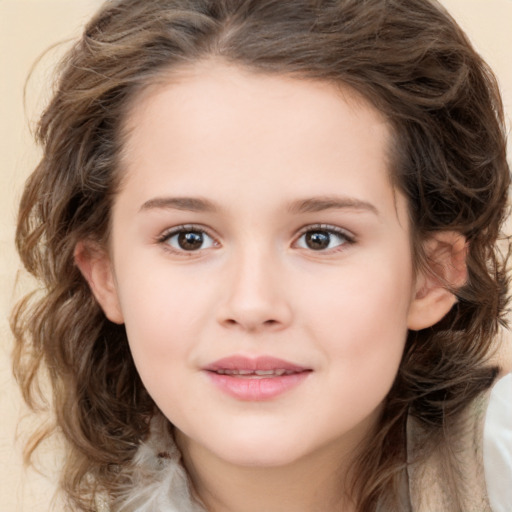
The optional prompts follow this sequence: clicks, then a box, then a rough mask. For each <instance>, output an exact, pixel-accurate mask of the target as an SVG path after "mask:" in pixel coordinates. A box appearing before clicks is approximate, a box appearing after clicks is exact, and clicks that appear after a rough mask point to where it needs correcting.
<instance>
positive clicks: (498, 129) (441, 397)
mask: <svg viewBox="0 0 512 512" xmlns="http://www.w3.org/2000/svg"><path fill="white" fill-rule="evenodd" d="M210 57H216V58H221V59H224V60H225V61H228V62H230V63H234V64H236V65H238V66H243V67H246V68H248V69H251V70H254V71H258V72H262V73H270V74H272V73H274V74H288V75H292V76H296V77H298V78H301V77H304V78H310V79H316V80H320V81H328V82H331V83H336V84H343V85H344V86H348V87H350V88H352V89H353V90H355V91H357V93H358V94H360V95H361V96H362V97H364V98H365V99H366V100H367V101H368V102H369V103H370V104H372V105H373V106H374V107H376V108H377V109H378V110H379V111H380V112H381V113H382V114H383V115H384V116H385V117H386V118H387V120H388V121H389V122H390V125H391V126H392V131H393V135H394V136H393V142H392V145H393V148H392V154H393V159H392V160H393V161H392V163H391V174H392V179H393V183H394V184H395V186H396V187H397V188H398V189H399V190H400V191H401V192H403V193H404V194H405V196H406V197H407V199H408V203H409V211H410V217H411V224H412V226H413V237H414V240H413V245H414V249H415V257H416V261H417V263H418V264H419V265H427V266H428V261H426V258H425V257H424V255H423V253H422V250H421V247H422V241H423V240H425V238H426V237H428V235H429V234H432V233H433V232H436V231H440V230H455V231H457V232H459V233H461V234H462V235H464V236H465V237H466V238H467V240H468V242H469V249H468V256H467V267H468V274H469V278H468V281H467V284H466V285H464V287H462V288H461V289H458V290H455V291H454V292H455V293H456V295H457V297H458V302H457V304H456V305H455V306H454V307H453V309H452V310H451V311H450V313H449V314H448V315H447V316H446V317H445V318H444V319H443V320H442V322H440V323H439V324H437V325H435V326H434V327H432V328H430V329H425V330H423V331H419V332H410V333H409V334H408V338H407V342H406V348H405V352H404V355H403V360H402V363H401V366H400V370H399V373H398V375H397V378H396V381H395V383H394V386H393V388H392V389H391V391H390V393H389V395H388V397H387V399H386V403H385V407H384V412H383V415H382V417H381V419H380V423H379V425H378V426H377V429H376V433H375V435H374V436H373V437H372V439H371V440H370V441H369V442H368V446H367V447H366V449H365V452H364V453H363V454H362V455H361V457H360V458H359V460H358V464H357V466H356V469H355V471H354V479H353V487H354V492H355V496H356V498H357V503H358V507H359V509H360V510H364V511H365V512H371V511H376V510H377V509H378V510H386V511H388V510H389V511H391V510H398V509H400V505H397V504H398V503H400V499H399V496H398V492H397V488H398V487H399V482H400V479H401V478H402V476H403V472H404V468H405V467H406V464H407V461H406V449H405V425H406V420H407V418H408V417H413V418H415V419H416V420H417V421H418V422H419V423H420V424H421V425H422V426H423V428H424V431H425V446H426V447H427V448H428V447H432V446H434V445H436V446H437V445H440V444H441V445H442V443H448V442H449V439H450V431H451V430H450V426H451V425H455V424H456V423H457V421H458V418H460V416H461V414H462V412H463V411H464V410H465V409H466V408H467V406H468V405H469V404H470V403H471V402H472V401H473V400H474V399H475V398H476V397H477V396H478V395H479V394H481V393H482V392H483V391H484V390H486V389H488V388H489V386H490V385H491V384H492V382H493V380H494V379H495V377H496V373H497V371H498V369H497V368H495V367H493V366H492V365H491V364H490V363H489V357H490V354H491V353H492V349H493V347H494V340H495V338H496V335H497V333H498V329H499V326H500V323H503V312H504V307H505V305H506V298H507V279H506V274H505V263H506V258H505V257H504V256H503V255H501V253H500V251H499V250H498V247H497V240H498V239H499V237H500V233H501V227H502V223H503V220H504V216H505V214H506V207H507V190H508V186H509V182H510V175H509V168H508V165H507V162H506V143H505V130H504V122H503V111H502V105H501V100H500V95H499V91H498V87H497V84H496V80H495V78H494V76H493V74H492V72H491V71H490V70H489V68H488V67H487V65H486V64H485V63H484V61H483V60H482V59H481V57H480V56H479V55H478V54H477V53H476V52H475V50H474V49H473V48H472V46H471V44H470V42H469V41H468V39H467V37H466V36H465V34H464V33H463V32H462V30H461V29H460V28H459V27H458V26H457V24H456V23H455V21H454V20H453V19H452V18H451V17H450V16H449V14H448V13H447V12H446V11H445V10H444V9H443V8H442V7H441V6H440V5H439V4H437V3H436V2H435V1H429V0H364V1H361V0H294V1H293V2H282V1H280V0H110V1H108V2H106V3H105V4H104V6H103V7H102V8H101V9H100V10H99V12H98V13H97V14H96V15H95V16H94V18H93V19H92V20H91V21H90V22H89V23H88V24H87V26H86V27H85V31H84V33H83V35H82V37H81V38H80V40H79V41H78V42H77V43H76V44H75V45H74V47H73V48H72V49H71V50H70V51H69V52H68V54H67V55H66V56H65V58H64V59H63V61H62V63H61V65H60V68H59V73H58V80H57V82H56V88H55V93H54V95H53V98H52V99H51V101H50V103H49V105H48V106H47V108H46V110H45V111H44V113H43V114H42V116H41V119H40V123H39V126H38V130H37V140H38V142H39V143H40V144H41V146H42V148H43V156H42V159H41V161H40V163H39V164H38V166H37V167H36V169H35V170H34V172H33V174H32V175H31V176H30V178H29V180H28V181H27V183H26V186H25V189H24V193H23V197H22V200H21V204H20V210H19V220H18V226H17V233H16V244H17V249H18V251H19V254H20V255H21V258H22V261H23V264H24V266H25V267H26V269H27V270H28V271H29V272H30V273H31V274H33V275H34V276H35V277H36V278H37V279H38V280H39V281H40V282H41V283H42V289H43V291H42V292H38V293H33V294H30V295H28V296H26V297H25V298H24V299H22V300H21V302H20V303H19V304H18V305H17V307H16V309H15V310H14V312H13V316H12V322H11V323H12V329H13V332H14V336H15V340H16V345H15V350H14V371H15V376H16V378H17V380H18V382H19V384H20V386H21V389H22V391H23V393H24V397H25V399H26V401H27V402H28V403H29V404H30V405H32V406H33V407H35V406H36V405H37V403H38V401H39V399H40V398H41V397H40V396H39V395H38V393H37V389H38V382H39V380H40V378H41V376H43V375H48V376H49V380H50V383H51V387H52V391H53V403H52V409H53V411H54V414H55V429H56V430H58V431H60V432H61V433H62V434H63V436H64V438H65V439H66V441H67V447H68V451H67V459H66V461H67V464H66V467H65V468H64V469H63V472H62V478H61V487H62V489H63V490H64V491H65V493H66V495H67V497H68V500H69V503H70V504H71V506H72V507H73V508H74V509H76V510H81V511H89V510H93V507H94V505H93V502H94V498H95V496H96V495H97V494H99V493H105V494H106V495H107V496H111V497H115V496H116V494H117V493H118V491H119V489H120V488H121V487H122V486H123V485H125V484H126V482H129V481H130V478H131V472H132V471H133V467H132V466H131V465H130V462H131V461H132V459H133V457H134V454H135V451H136V450H137V447H138V446H139V445H140V443H141V442H142V441H143V440H144V439H145V438H146V436H147V435H148V424H149V420H150V418H151V417H152V416H153V415H154V414H158V413H157V412H155V405H154V403H153V401H152V400H151V398H150V397H149V395H148V393H147V392H146V390H145V389H144V387H143V385H142V383H141V381H140V379H139V377H138V375H137V372H136V370H135V367H134V364H133V361H132V358H131V355H130V351H129V348H128V344H127V339H126V334H125V330H124V327H123V326H119V325H115V324H113V323H111V322H109V321H108V320H107V319H106V318H105V316H104V314H103V313H102V311H101V309H100V307H99V306H98V304H97V303H96V302H95V300H94V298H93V296H92V294H91V292H90V290H89V288H88V285H87V283H86V281H85V280H84V278H83V277H82V275H81V274H80V272H79V270H78V268H77V267H76V265H75V263H74V257H73V254H74V249H75V246H76V244H77V242H79V241H81V240H85V239H89V240H95V241H98V242H99V243H106V241H107V240H108V235H109V218H110V210H111V205H112V200H113V197H114V196H115V194H116V190H117V189H118V187H119V183H120V176H119V173H118V162H119V158H120V153H121V151H122V148H123V137H122V123H123V120H124V119H125V117H126V114H127V112H128V110H129V108H130V105H131V104H133V102H135V101H137V95H138V94H139V93H140V91H142V90H143V89H144V88H145V87H147V86H148V85H150V84H152V83H154V82H156V81H158V80H161V79H162V78H165V76H166V74H168V73H169V72H171V73H172V70H173V69H177V68H178V67H180V66H185V65H189V64H193V63H194V62H197V61H199V60H202V59H207V58H210ZM47 434H48V433H45V434H41V435H40V437H39V438H36V439H34V440H33V442H32V444H31V445H30V447H29V450H28V451H29V452H30V451H31V450H33V449H34V447H35V446H37V444H38V442H39V441H41V439H42V438H43V437H44V436H45V435H47Z"/></svg>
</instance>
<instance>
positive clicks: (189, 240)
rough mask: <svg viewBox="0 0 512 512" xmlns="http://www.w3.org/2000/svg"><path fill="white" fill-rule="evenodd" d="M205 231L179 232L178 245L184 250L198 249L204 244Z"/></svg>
mask: <svg viewBox="0 0 512 512" xmlns="http://www.w3.org/2000/svg"><path fill="white" fill-rule="evenodd" d="M203 239H204V237H203V233H200V232H199V231H188V232H182V233H179V234H178V245H179V246H180V249H183V250H184V251H197V249H201V247H202V245H203Z"/></svg>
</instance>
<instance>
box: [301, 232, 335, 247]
mask: <svg viewBox="0 0 512 512" xmlns="http://www.w3.org/2000/svg"><path fill="white" fill-rule="evenodd" d="M330 241H331V237H330V235H329V233H327V232H326V231H311V232H310V233H306V245H307V246H308V247H309V248H310V249H313V250H314V251H320V250H322V249H327V247H329V242H330Z"/></svg>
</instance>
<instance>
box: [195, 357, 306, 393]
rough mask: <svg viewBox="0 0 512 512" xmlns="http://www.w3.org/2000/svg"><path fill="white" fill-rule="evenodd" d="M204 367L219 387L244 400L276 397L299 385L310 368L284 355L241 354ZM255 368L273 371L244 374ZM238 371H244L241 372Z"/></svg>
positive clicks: (260, 370) (255, 370)
mask: <svg viewBox="0 0 512 512" xmlns="http://www.w3.org/2000/svg"><path fill="white" fill-rule="evenodd" d="M203 370H204V371H205V372H206V373H207V375H208V377H209V378H210V380H211V381H212V382H213V384H214V385H216V386H217V387H218V388H219V389H220V390H221V391H223V392H224V393H226V394H228V395H230V396H232V397H234V398H237V399H239V400H246V401H262V400H270V399H272V398H276V397H277V396H279V395H281V394H283V393H285V392H287V391H289V390H291V389H292V388H294V387H296V386H298V385H299V384H300V383H301V382H303V381H304V380H305V379H306V378H307V377H308V375H309V374H310V373H311V369H310V368H304V367H302V366H298V365H296V364H293V363H290V362H288V361H284V360H283V359H277V358H275V357H257V358H248V357H244V356H232V357H226V358H223V359H219V360H218V361H215V362H213V363H211V364H209V365H207V366H205V367H204V368H203ZM257 371H259V372H274V373H272V374H269V375H256V374H255V373H249V374H247V372H257ZM225 372H228V373H227V374H226V373H225ZM233 372H234V373H233ZM238 372H242V373H243V374H242V375H240V374H239V373H238Z"/></svg>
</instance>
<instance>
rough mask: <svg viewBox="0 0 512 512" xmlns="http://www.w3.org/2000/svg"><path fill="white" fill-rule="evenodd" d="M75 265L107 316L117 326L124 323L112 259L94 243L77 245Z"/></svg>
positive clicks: (83, 242)
mask: <svg viewBox="0 0 512 512" xmlns="http://www.w3.org/2000/svg"><path fill="white" fill-rule="evenodd" d="M74 257H75V263H76V265H77V267H78V268H79V270H80V272H81V273H82V275H83V276H84V278H85V280H86V281H87V283H88V284H89V287H90V289H91V291H92V293H93V295H94V297H95V298H96V300H97V301H98V303H99V305H100V306H101V309H103V312H104V313H105V316H106V317H107V318H108V319H109V320H110V321H111V322H114V323H116V324H122V323H123V322H124V319H123V314H122V311H121V307H120V304H119V298H118V294H117V288H116V283H115V279H114V274H113V270H112V265H111V261H110V257H109V256H108V254H107V252H106V251H105V250H103V249H102V248H100V247H98V246H97V245H96V244H94V243H93V242H85V241H82V242H79V243H78V244H76V247H75V252H74Z"/></svg>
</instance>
